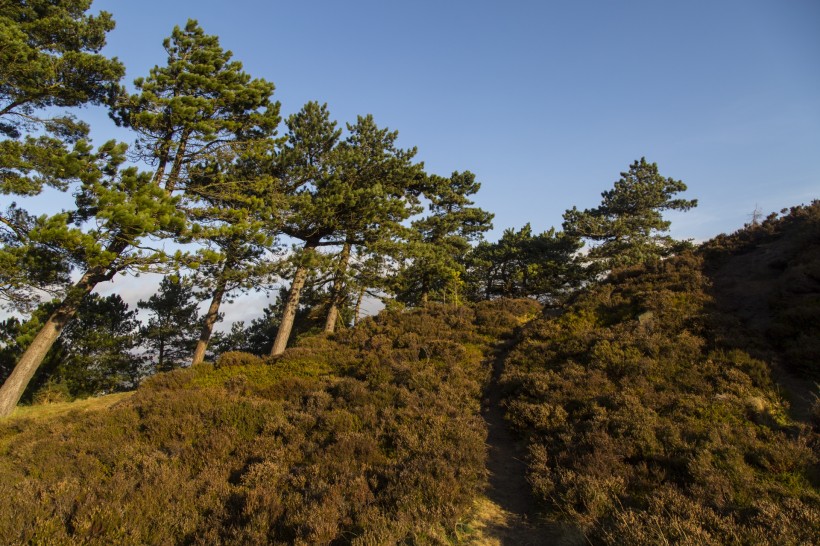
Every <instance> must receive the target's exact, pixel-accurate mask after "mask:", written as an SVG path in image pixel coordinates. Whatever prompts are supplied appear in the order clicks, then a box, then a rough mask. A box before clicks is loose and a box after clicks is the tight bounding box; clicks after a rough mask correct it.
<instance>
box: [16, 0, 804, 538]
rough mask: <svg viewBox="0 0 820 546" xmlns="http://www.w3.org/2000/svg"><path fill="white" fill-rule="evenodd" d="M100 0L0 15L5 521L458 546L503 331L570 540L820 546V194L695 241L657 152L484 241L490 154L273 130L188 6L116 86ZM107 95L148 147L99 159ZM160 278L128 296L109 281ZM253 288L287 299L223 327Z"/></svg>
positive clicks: (66, 528) (531, 440)
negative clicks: (682, 231) (421, 150)
mask: <svg viewBox="0 0 820 546" xmlns="http://www.w3.org/2000/svg"><path fill="white" fill-rule="evenodd" d="M90 5H91V0H28V1H26V2H7V3H5V4H4V10H3V13H0V22H1V23H2V24H3V32H0V195H3V196H12V197H14V198H15V199H18V201H19V202H17V203H10V204H9V205H8V206H7V207H6V208H5V209H4V210H2V211H0V304H1V305H2V306H3V308H4V309H6V310H11V311H13V312H14V313H16V316H13V317H8V318H6V319H5V320H4V321H3V322H2V323H0V326H2V328H0V380H2V381H3V384H2V387H0V417H6V416H8V415H10V414H11V413H12V411H13V410H15V406H16V405H17V403H18V402H19V401H21V400H22V401H23V402H24V403H25V404H32V405H31V406H29V407H28V408H20V409H19V410H17V413H16V414H14V415H12V417H10V418H8V419H4V420H3V421H2V422H0V475H2V480H0V499H2V501H0V542H2V543H10V544H11V543H34V544H40V543H59V544H62V543H76V544H79V543H83V544H85V543H89V544H110V543H127V544H130V543H146V544H155V543H156V544H160V543H161V544H177V543H184V544H193V543H196V544H220V543H226V544H235V543H241V544H264V543H270V544H292V543H297V544H388V543H406V544H417V543H438V544H444V543H450V542H459V541H460V540H461V539H464V538H465V536H466V537H467V538H468V539H469V537H470V533H471V532H473V531H472V530H471V528H470V526H469V525H468V524H467V523H466V522H468V521H469V520H470V517H471V510H472V508H473V505H474V502H475V500H476V498H477V497H478V496H480V493H481V491H482V489H483V488H484V486H485V484H486V473H487V470H486V468H485V459H486V450H487V446H486V445H485V439H486V437H487V434H486V428H487V427H486V425H485V423H484V422H483V421H482V419H481V416H480V413H479V408H480V403H481V399H482V395H483V393H486V389H487V388H488V384H489V382H490V377H491V374H490V364H489V362H490V360H492V359H491V358H490V354H491V352H492V351H493V350H496V351H500V352H502V353H503V351H509V354H507V355H506V358H505V359H504V370H503V374H502V375H501V388H503V390H504V400H505V406H506V410H507V418H508V420H509V421H510V423H511V424H512V426H513V427H514V428H515V430H516V431H517V432H518V433H519V435H520V437H521V438H522V439H523V441H524V442H525V443H526V445H527V448H528V458H527V463H528V465H529V474H528V475H529V480H530V484H531V485H532V489H533V492H534V495H535V498H536V499H537V501H538V502H539V503H540V505H539V509H540V511H541V514H542V515H543V516H544V519H546V520H552V521H559V522H561V524H560V525H557V526H556V527H555V528H556V529H569V530H570V532H569V533H568V536H567V537H565V538H567V540H570V539H571V538H572V537H575V536H583V538H584V540H585V541H587V542H590V543H594V544H658V543H670V542H674V543H688V544H752V543H766V544H811V543H812V541H813V540H814V539H816V536H817V535H818V530H820V492H819V490H818V482H819V481H820V471H819V469H820V467H819V466H818V464H819V463H820V459H818V448H820V436H818V428H819V427H820V403H816V402H815V404H814V408H813V409H812V408H811V402H812V401H813V400H812V398H811V397H812V396H815V400H816V395H814V392H815V391H816V389H812V385H813V383H812V382H813V381H817V380H818V379H820V371H818V368H817V362H818V359H820V246H819V245H820V202H815V203H814V204H812V205H810V206H800V207H795V208H793V209H791V210H790V211H783V213H784V214H783V215H782V216H778V215H776V214H774V215H772V216H770V217H768V218H766V219H765V220H764V221H762V222H759V221H758V218H757V216H755V218H754V220H753V222H752V224H751V225H749V226H747V227H746V228H745V229H743V230H741V231H739V232H737V233H734V234H732V235H728V236H727V235H721V236H719V237H717V238H715V239H714V240H712V241H709V242H707V243H705V244H703V245H701V246H700V247H699V248H695V247H694V245H692V244H691V243H690V242H687V241H676V240H673V239H672V238H671V237H670V236H669V235H668V231H669V225H670V224H669V222H668V221H667V220H665V219H664V218H663V214H662V213H663V212H664V211H666V210H679V211H685V210H688V209H690V208H692V207H694V206H696V201H695V200H689V199H683V198H680V197H679V196H678V195H677V194H679V193H680V192H683V191H685V190H686V186H685V184H684V183H683V182H681V181H679V180H675V179H673V178H669V177H665V176H662V175H661V174H660V172H659V169H658V166H657V165H656V164H654V163H650V162H648V161H647V160H646V159H645V158H641V159H639V160H636V161H634V162H633V163H632V164H630V165H629V168H628V169H627V170H626V171H625V172H622V173H620V178H619V179H618V180H617V181H615V183H614V185H613V187H612V189H610V190H607V191H604V192H603V193H602V201H601V205H600V206H598V207H595V208H590V209H586V210H578V209H577V207H572V208H571V209H569V210H567V211H566V213H565V215H564V223H563V231H557V230H555V229H554V228H553V229H550V230H548V231H545V232H543V233H536V232H533V230H532V228H531V226H530V224H526V225H524V226H523V227H521V228H520V229H515V228H510V229H507V230H506V231H505V232H504V233H503V235H502V236H501V238H500V239H499V240H498V241H496V242H490V241H485V240H483V236H484V234H485V233H486V232H487V231H488V230H489V229H491V227H492V224H491V222H492V219H493V215H492V214H491V213H489V212H487V211H485V210H482V209H481V208H479V207H476V206H475V204H474V203H473V201H472V199H473V196H474V195H475V194H476V193H477V192H478V191H479V189H480V186H481V184H480V183H479V182H478V181H477V180H476V176H475V175H474V174H473V173H471V172H469V171H457V172H453V173H452V174H450V175H449V176H440V175H436V174H432V173H428V172H426V171H425V169H424V166H423V164H421V163H419V162H418V161H417V160H416V153H417V150H416V149H415V148H412V147H411V148H402V147H399V145H398V133H397V132H396V131H392V130H389V129H387V128H382V127H379V126H378V125H377V124H376V122H375V120H374V119H373V117H372V116H370V115H362V116H358V117H357V119H356V120H355V122H351V123H347V124H344V125H340V124H339V123H338V122H337V121H335V120H333V119H332V117H331V114H330V112H329V111H328V108H327V106H326V105H323V104H320V103H318V102H309V103H307V104H306V105H304V106H303V107H302V108H301V109H300V110H298V111H297V112H296V113H295V114H293V115H291V116H289V117H288V118H287V119H285V120H284V127H285V128H284V130H282V132H281V133H282V134H281V135H280V134H279V130H280V123H281V122H282V121H283V120H281V119H280V116H279V110H280V105H279V103H278V102H275V101H274V100H273V98H272V97H273V91H274V86H273V84H272V83H271V82H268V81H266V80H262V79H258V78H253V77H252V76H251V75H249V74H247V73H246V72H245V71H244V69H243V67H242V65H241V63H239V62H238V61H236V60H234V59H233V58H232V54H231V53H230V52H229V51H226V50H224V49H223V48H222V46H221V45H220V43H219V39H218V38H217V37H216V36H211V35H208V34H206V33H205V32H204V30H203V29H202V28H200V26H199V25H198V24H197V22H196V21H188V22H187V23H186V24H185V25H184V26H182V27H175V28H174V29H173V30H172V32H171V35H170V36H169V37H168V38H167V39H166V40H165V42H164V44H163V45H164V48H165V50H166V52H167V60H166V63H165V64H164V65H157V66H155V67H154V68H153V69H151V70H150V72H149V74H148V75H147V76H145V77H141V78H137V79H136V80H135V81H134V82H133V88H132V90H131V91H129V90H128V89H126V88H125V87H123V86H122V85H121V79H122V76H123V73H124V67H123V66H122V65H121V64H120V63H119V61H117V60H116V59H109V58H106V57H105V56H103V55H101V53H100V52H101V50H102V47H103V46H104V45H105V35H106V33H107V32H108V31H110V30H111V29H112V28H113V25H114V22H113V20H112V19H111V17H110V16H109V15H108V14H106V13H101V14H99V15H97V16H91V15H89V14H88V13H87V12H88V10H89V8H90ZM89 104H91V105H97V106H100V107H103V108H106V109H108V112H109V114H110V117H111V118H112V119H113V120H115V122H116V123H117V124H118V125H120V126H122V127H124V128H126V129H127V130H129V131H131V135H132V143H131V144H130V145H126V144H124V143H118V142H114V141H111V142H107V143H103V144H102V145H100V146H98V147H96V148H95V147H94V146H92V144H91V142H90V139H89V127H88V126H87V125H86V124H84V123H83V122H82V121H80V120H78V119H77V118H76V117H75V115H74V113H73V112H74V109H75V108H76V107H80V106H83V105H89ZM64 110H65V111H64ZM127 160H128V161H127ZM47 190H48V191H54V192H63V193H62V195H64V196H65V199H64V200H63V201H62V202H61V206H63V207H64V209H63V210H61V211H60V212H57V213H49V214H41V213H40V212H39V211H38V210H36V203H37V201H36V200H31V199H30V198H31V197H35V196H38V195H40V194H42V193H43V192H44V191H47ZM69 196H70V198H69ZM32 203H34V204H33V205H32ZM27 207H29V208H27ZM31 207H33V208H31ZM786 212H788V214H785V213H786ZM584 245H588V246H587V247H586V248H584ZM170 247H173V248H178V249H180V250H179V251H178V252H175V253H174V254H171V253H169V252H166V251H165V250H164V249H165V248H170ZM145 272H152V273H161V274H162V275H163V280H162V281H161V283H160V285H159V287H158V289H157V291H156V293H155V294H153V295H151V296H150V297H148V298H146V299H145V300H142V301H140V302H138V303H137V308H138V309H139V310H140V311H141V312H142V316H138V314H137V313H138V312H137V310H135V309H131V308H129V306H128V305H127V304H126V303H125V302H124V301H123V300H122V299H121V298H120V296H118V295H116V294H115V295H111V296H108V297H102V296H100V295H98V294H97V293H96V292H95V290H96V289H97V287H98V286H99V285H100V284H101V283H104V282H107V281H110V280H111V279H112V278H113V277H114V276H115V275H129V274H140V273H145ZM282 281H285V282H284V283H282ZM274 287H278V288H277V289H275V288H274ZM250 290H260V291H266V292H269V293H273V294H274V295H275V296H277V297H275V298H274V299H273V301H272V302H271V303H270V304H269V305H268V307H267V308H265V309H264V310H261V309H260V310H248V316H249V317H251V316H257V317H258V318H256V319H252V320H251V321H250V323H248V324H246V323H245V322H244V321H239V322H236V323H234V324H233V325H232V326H231V328H230V331H227V332H218V331H216V329H215V327H216V324H217V322H218V321H219V320H220V318H221V311H220V309H221V306H222V305H223V303H224V302H228V301H231V300H232V298H234V297H236V296H239V295H241V294H243V293H246V292H248V291H250ZM49 298H52V299H51V301H47V300H48V299H49ZM368 298H369V299H371V300H374V299H379V300H381V301H382V303H384V304H385V306H386V310H385V311H383V312H382V313H381V314H379V315H377V316H376V317H372V318H368V319H366V320H363V321H360V316H361V314H362V313H361V307H362V305H363V302H364V301H366V300H367V299H368ZM511 298H521V299H511ZM202 304H206V305H202ZM542 306H543V307H542ZM200 309H202V311H203V312H202V313H201V314H200ZM260 312H261V313H262V316H261V317H260V316H259V314H260ZM140 319H141V320H140ZM528 321H530V322H529V324H528V325H526V326H524V324H525V323H526V322H528ZM502 342H503V343H502ZM288 347H289V349H287V350H286V348H288ZM501 356H504V355H503V354H502V355H501ZM500 362H501V359H500V357H499V359H497V360H496V363H500ZM499 370H500V368H499ZM492 388H493V389H494V390H492V391H491V393H492V397H487V399H488V400H489V399H490V398H492V399H493V400H497V399H498V388H499V387H498V384H497V382H493V384H492ZM118 391H119V392H120V393H121V394H117V395H114V396H108V397H100V398H93V397H96V396H99V395H103V394H107V393H112V392H118ZM123 393H124V394H123ZM784 396H786V397H789V398H790V400H791V402H792V404H791V406H790V405H789V404H788V402H787V401H786V400H785V399H784ZM76 398H88V400H86V402H84V403H80V404H75V405H49V404H48V403H50V402H56V401H67V400H73V399H76ZM60 408H61V409H60ZM83 408H85V409H88V411H87V412H84V411H83ZM94 408H96V409H94ZM812 412H813V413H812ZM499 420H500V417H499ZM519 474H520V473H519ZM561 525H563V527H562V526H561ZM570 535H571V536H570Z"/></svg>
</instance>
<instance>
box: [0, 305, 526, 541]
mask: <svg viewBox="0 0 820 546" xmlns="http://www.w3.org/2000/svg"><path fill="white" fill-rule="evenodd" d="M498 305H499V309H500V310H499V314H500V315H502V316H507V319H509V316H514V313H513V312H512V311H510V310H508V309H507V310H505V309H502V307H503V306H504V304H503V303H502V302H499V303H498ZM491 307H492V306H487V308H488V309H490V308H491ZM508 315H509V316H508ZM514 322H516V321H514V320H508V323H509V324H513V323H514ZM516 323H517V322H516ZM486 340H487V338H486V337H485V335H484V334H483V333H482V332H481V330H480V327H477V326H476V325H475V311H474V310H473V309H472V308H469V307H463V308H460V307H455V306H437V305H433V306H430V308H429V309H428V310H413V311H408V312H406V313H401V312H386V313H383V314H382V315H379V316H377V317H374V318H371V319H367V320H365V321H363V322H362V324H361V325H360V327H358V328H355V329H351V330H346V331H343V332H340V333H338V334H336V335H333V336H326V335H320V336H315V337H305V338H303V339H301V340H300V341H299V343H298V346H297V347H295V348H294V349H289V350H288V351H286V353H285V354H284V355H282V356H281V357H279V358H275V359H259V358H257V357H252V356H248V355H246V354H243V353H228V354H225V355H223V356H222V357H221V358H220V359H218V360H217V364H216V365H209V364H202V365H199V366H195V367H192V368H185V369H178V370H175V371H172V372H169V373H161V374H157V375H155V376H153V377H151V378H148V379H147V380H146V381H144V382H143V384H142V385H141V386H140V388H139V389H138V390H137V392H135V393H134V395H133V396H131V397H130V398H128V399H127V400H124V401H122V402H120V403H118V404H117V405H115V406H114V407H112V408H111V409H110V410H107V411H104V412H103V411H100V412H93V413H79V412H73V413H69V414H67V415H63V416H60V417H54V418H40V419H38V418H34V417H32V418H12V419H9V420H6V421H3V422H2V423H0V446H2V451H0V472H2V475H3V480H0V496H1V497H0V498H3V499H4V502H3V503H2V504H0V543H3V544H23V543H33V544H80V543H82V544H209V545H210V544H331V543H332V544H396V543H406V544H446V543H449V542H450V540H451V539H452V536H453V533H454V531H455V529H456V528H457V526H458V525H459V522H460V521H461V520H463V519H464V518H465V517H466V516H467V515H468V513H469V511H470V509H471V506H472V502H473V499H474V498H475V496H476V494H477V493H478V491H479V490H480V489H481V488H482V487H483V484H484V480H485V475H484V473H485V470H484V468H485V466H484V459H485V456H486V453H485V445H484V441H485V429H484V424H483V421H482V419H481V417H480V414H479V410H480V395H481V392H482V389H483V386H484V383H485V381H486V380H487V377H488V374H489V367H488V364H487V363H486V360H485V355H486V353H487V352H488V351H489V349H490V344H489V343H487V341H486ZM394 345H395V348H394Z"/></svg>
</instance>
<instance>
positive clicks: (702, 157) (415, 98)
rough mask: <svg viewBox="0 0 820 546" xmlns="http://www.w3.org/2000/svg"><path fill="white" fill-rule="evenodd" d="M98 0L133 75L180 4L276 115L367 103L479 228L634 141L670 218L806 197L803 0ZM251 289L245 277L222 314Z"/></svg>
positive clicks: (726, 226)
mask: <svg viewBox="0 0 820 546" xmlns="http://www.w3.org/2000/svg"><path fill="white" fill-rule="evenodd" d="M101 9H104V10H107V11H109V12H111V13H112V14H113V15H114V18H115V20H116V21H117V28H116V29H115V30H114V31H113V32H111V33H110V35H109V40H108V42H109V43H108V46H107V48H106V53H107V54H109V55H112V56H117V57H119V58H120V59H121V60H122V61H123V62H124V63H125V64H126V67H127V70H128V72H127V77H126V81H127V82H128V83H129V84H130V82H131V81H132V80H133V79H134V78H136V77H139V76H144V75H146V74H147V73H148V70H149V69H150V68H151V67H152V66H154V65H156V64H163V63H164V62H165V53H164V51H163V49H162V40H163V39H164V38H165V37H166V36H168V35H169V34H170V32H171V30H172V28H173V27H174V26H175V25H184V24H185V22H186V20H187V19H188V18H194V19H197V20H198V21H199V22H200V24H201V25H202V27H203V28H204V30H205V31H206V32H207V33H209V34H216V35H218V36H220V39H221V43H222V45H223V47H224V48H226V49H230V50H231V51H233V53H234V56H235V59H237V60H239V61H241V62H242V63H243V64H244V65H245V69H246V70H247V71H248V72H249V73H250V74H251V75H253V76H254V77H261V78H265V79H268V80H270V81H272V82H274V83H275V84H276V87H277V90H276V93H275V98H276V99H277V100H279V101H281V103H282V113H283V114H284V115H287V114H290V113H293V112H295V111H297V110H299V108H300V107H301V106H302V105H303V104H304V103H305V102H307V101H309V100H318V101H321V102H327V103H328V105H329V107H330V110H331V113H332V115H333V116H334V117H335V119H337V120H339V121H340V122H345V121H352V120H355V117H356V115H358V114H367V113H371V114H373V115H374V117H375V119H376V121H377V122H378V123H379V124H380V125H382V126H388V127H390V128H391V129H395V130H398V131H399V133H400V144H401V145H402V146H404V147H411V146H416V147H418V150H419V155H418V157H419V159H421V160H423V161H424V162H425V164H426V166H427V170H428V172H432V173H437V174H441V175H447V174H449V173H450V172H452V171H454V170H471V171H473V172H475V173H476V174H477V177H478V179H479V180H480V181H481V182H482V183H483V187H482V189H481V191H480V192H479V194H478V195H477V196H476V202H477V203H478V205H479V206H482V207H483V208H485V209H487V210H489V211H491V212H494V213H495V215H496V217H495V222H494V223H495V230H494V231H493V232H491V233H489V234H488V236H487V238H488V239H490V240H495V239H497V238H498V236H500V234H501V232H502V231H503V229H505V228H508V227H515V228H519V227H521V226H522V225H524V224H525V223H527V222H530V223H531V224H532V225H533V228H534V229H536V230H545V229H549V228H550V227H551V226H556V227H560V225H561V221H562V218H561V215H562V213H563V212H564V211H565V210H566V209H568V208H571V207H572V206H573V205H577V206H578V207H579V208H588V207H594V206H597V205H598V204H599V203H600V199H601V195H600V194H601V192H602V191H604V190H607V189H609V188H611V187H612V183H613V182H614V181H615V180H617V179H618V176H619V173H620V172H621V171H624V170H626V169H627V168H628V166H629V164H630V163H631V162H632V161H634V160H636V159H638V158H640V157H641V156H645V157H646V158H647V159H648V160H650V161H654V162H657V163H658V166H659V168H660V172H661V173H662V174H663V175H664V176H671V177H673V178H676V179H680V180H683V181H684V182H685V183H686V184H687V185H688V186H689V191H688V192H687V194H686V197H688V198H697V199H698V200H699V202H700V204H699V206H698V208H696V209H694V210H691V211H689V212H686V213H682V214H672V215H668V217H669V218H670V219H671V220H672V234H673V236H675V237H677V238H693V239H695V240H698V241H702V240H705V239H708V238H710V237H712V236H714V235H716V234H718V233H721V232H731V231H734V230H736V229H738V228H740V227H741V226H742V225H743V224H744V223H746V222H748V221H749V220H750V218H751V213H752V212H753V211H754V209H755V208H756V207H759V208H760V209H761V210H762V211H763V212H765V213H769V212H772V211H779V210H780V209H781V208H783V207H788V206H792V205H797V204H800V203H808V202H810V201H811V200H812V199H817V198H820V30H818V29H820V2H817V1H816V0H789V1H782V0H781V1H776V0H771V1H759V0H743V1H737V0H718V1H709V2H705V1H701V0H695V1H689V2H667V1H661V0H654V1H625V2H614V1H603V0H586V1H575V2H570V1H561V2H557V1H539V2H535V1H528V2H522V1H508V2H486V1H470V2H467V1H445V0H439V1H437V2H431V1H427V0H417V1H415V2H401V3H400V2H392V1H387V0H382V1H357V0H347V1H315V0H314V1H302V2H294V1H291V2H282V1H253V0H234V1H232V2H224V1H215V0H200V1H197V2H194V1H190V0H173V1H170V0H165V1H162V2H160V1H158V0H141V1H139V2H136V1H126V0H96V1H95V2H94V5H93V6H92V11H99V10H101ZM80 116H81V117H82V118H83V119H85V120H87V121H89V122H90V123H91V124H92V129H93V131H92V134H93V135H94V138H95V140H96V141H97V142H98V143H101V142H102V141H103V140H105V139H108V138H111V137H117V138H120V139H124V140H128V139H130V138H131V135H130V134H129V133H128V132H126V131H122V130H118V129H117V128H115V127H114V126H113V123H111V122H110V120H108V118H107V115H106V113H105V112H104V111H102V110H99V109H96V110H95V109H88V110H86V111H84V112H81V113H80ZM62 199H64V198H63V197H59V198H58V199H57V200H54V196H53V195H45V196H43V197H41V198H38V199H36V200H35V201H39V202H40V204H41V206H43V207H44V208H53V207H55V206H58V207H59V206H61V205H60V204H59V203H62ZM158 282H159V279H158V277H157V276H156V275H147V276H142V277H140V278H133V277H128V278H122V277H117V278H116V279H115V281H114V282H112V283H105V284H103V285H100V287H99V291H100V292H101V293H102V294H104V295H107V294H109V293H119V294H120V295H122V296H123V298H124V299H125V300H126V301H127V302H128V303H129V304H131V305H132V306H133V305H135V304H136V302H137V301H138V300H139V299H141V298H143V299H144V298H147V297H148V296H150V295H151V294H152V293H154V291H155V290H156V286H157V283H158ZM266 303H267V296H266V295H264V294H256V293H251V294H249V295H245V296H241V298H240V300H239V301H238V302H237V303H235V304H234V305H226V306H224V310H225V313H226V317H225V321H224V322H223V323H222V324H221V325H220V329H226V328H228V327H229V326H230V324H231V322H233V321H234V320H242V319H244V320H246V321H249V320H250V319H252V318H254V317H255V316H257V315H259V314H261V310H262V308H263V307H264V306H265V305H266ZM373 310H375V307H374V308H373V309H370V311H371V312H372V311H373ZM0 316H2V313H0Z"/></svg>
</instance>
